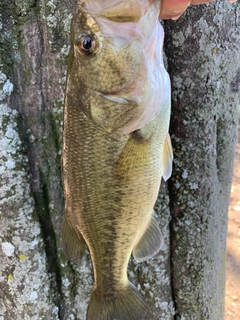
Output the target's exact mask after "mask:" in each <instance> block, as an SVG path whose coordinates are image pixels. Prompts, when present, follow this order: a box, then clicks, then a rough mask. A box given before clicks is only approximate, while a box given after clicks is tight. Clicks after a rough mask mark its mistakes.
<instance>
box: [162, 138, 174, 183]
mask: <svg viewBox="0 0 240 320" xmlns="http://www.w3.org/2000/svg"><path fill="white" fill-rule="evenodd" d="M172 161H173V152H172V143H171V138H170V136H169V134H167V136H166V139H165V141H164V145H163V158H162V164H163V174H162V176H163V179H164V180H165V181H167V179H168V178H169V177H170V176H171V174H172Z"/></svg>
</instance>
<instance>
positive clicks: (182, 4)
mask: <svg viewBox="0 0 240 320" xmlns="http://www.w3.org/2000/svg"><path fill="white" fill-rule="evenodd" d="M236 1H237V0H228V2H230V3H233V2H236ZM208 2H212V0H192V1H189V0H162V6H161V12H160V18H161V19H174V20H176V19H178V18H179V17H180V16H181V15H182V14H183V12H184V11H185V10H186V9H187V7H188V6H189V5H190V4H193V5H197V4H203V3H208Z"/></svg>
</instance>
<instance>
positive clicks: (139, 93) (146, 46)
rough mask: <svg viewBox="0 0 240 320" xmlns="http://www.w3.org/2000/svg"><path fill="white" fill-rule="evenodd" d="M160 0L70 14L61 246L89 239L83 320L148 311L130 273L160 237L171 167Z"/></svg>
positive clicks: (111, 319)
mask: <svg viewBox="0 0 240 320" xmlns="http://www.w3.org/2000/svg"><path fill="white" fill-rule="evenodd" d="M159 11H160V1H159V0H126V1H119V0H91V1H90V0H86V1H82V2H80V5H79V6H78V8H77V12H76V14H75V15H74V17H73V22H72V29H71V44H72V45H71V52H70V58H69V65H68V73H67V84H66V94H65V104H64V125H63V149H62V177H63V178H62V179H63V188H64V198H65V207H64V215H63V223H62V245H63V250H64V252H65V254H66V256H67V258H68V259H70V260H72V261H75V262H79V261H80V260H81V258H82V256H83V254H84V252H85V250H86V248H88V250H89V252H90V257H91V262H92V266H93V277H94V283H93V288H92V292H91V297H90V301H89V305H88V308H87V314H86V319H87V320H141V319H147V318H148V315H149V308H148V306H147V304H146V302H145V301H144V299H143V297H142V295H141V294H140V293H139V291H138V290H137V289H136V287H135V286H134V285H133V284H132V283H131V282H130V281H129V280H128V276H127V268H128V263H129V259H130V257H131V254H133V257H134V258H135V259H136V260H137V261H139V262H141V261H145V260H147V259H150V258H152V257H154V256H155V255H156V254H157V253H158V252H159V250H160V248H161V245H162V234H161V230H160V228H159V226H158V224H157V221H156V219H155V213H154V210H153V207H154V204H155V202H156V199H157V196H158V192H159V187H160V183H161V179H162V177H163V178H164V179H165V180H167V179H168V177H169V176H170V175H171V170H172V159H173V154H172V146H171V140H170V136H169V134H168V129H169V119H170V109H171V106H170V105H171V103H170V96H171V93H170V81H169V76H168V73H167V71H166V70H165V68H164V65H163V54H162V46H163V37H164V34H163V29H162V27H161V25H160V23H159V21H158V15H159Z"/></svg>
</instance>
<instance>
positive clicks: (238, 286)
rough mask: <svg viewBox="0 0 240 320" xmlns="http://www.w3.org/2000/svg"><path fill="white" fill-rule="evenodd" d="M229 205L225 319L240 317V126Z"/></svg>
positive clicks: (237, 319)
mask: <svg viewBox="0 0 240 320" xmlns="http://www.w3.org/2000/svg"><path fill="white" fill-rule="evenodd" d="M234 166H235V169H234V177H233V184H232V192H231V202H230V206H229V219H228V237H227V270H226V277H227V279H226V296H225V304H226V305H225V320H239V319H240V128H239V131H238V144H237V149H236V155H235V164H234Z"/></svg>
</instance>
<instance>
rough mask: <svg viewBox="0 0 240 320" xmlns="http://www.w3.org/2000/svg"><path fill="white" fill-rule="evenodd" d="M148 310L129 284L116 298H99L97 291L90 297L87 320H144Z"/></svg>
mask: <svg viewBox="0 0 240 320" xmlns="http://www.w3.org/2000/svg"><path fill="white" fill-rule="evenodd" d="M148 314H149V309H148V306H147V305H146V303H145V302H144V300H143V298H142V296H141V295H140V293H139V292H138V291H137V289H136V288H135V287H134V286H133V285H132V284H129V285H128V286H127V288H126V289H124V290H123V291H121V292H119V294H118V295H116V296H111V297H99V296H98V293H97V290H94V291H93V292H92V295H91V299H90V303H89V306H88V310H87V320H146V319H147V318H148Z"/></svg>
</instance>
